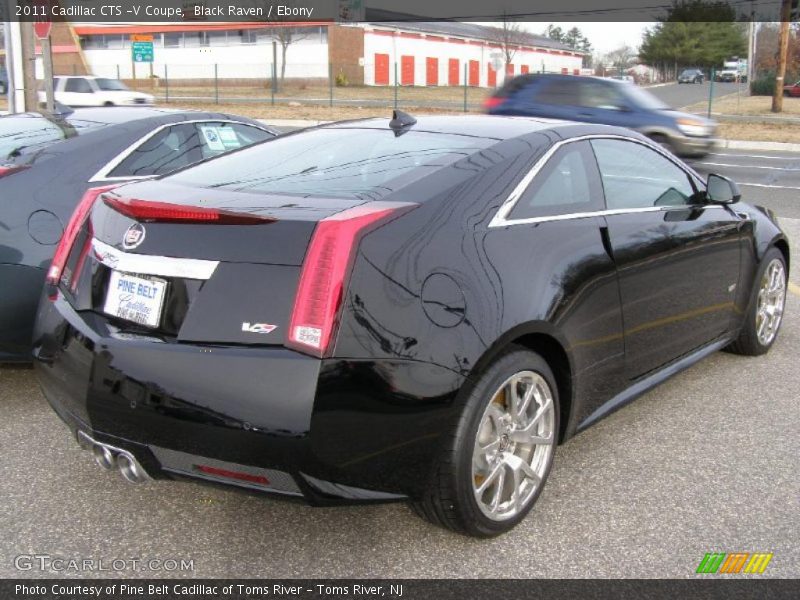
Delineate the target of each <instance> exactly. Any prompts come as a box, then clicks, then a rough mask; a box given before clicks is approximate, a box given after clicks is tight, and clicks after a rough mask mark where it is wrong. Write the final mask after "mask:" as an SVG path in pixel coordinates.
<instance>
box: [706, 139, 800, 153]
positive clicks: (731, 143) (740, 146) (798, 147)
mask: <svg viewBox="0 0 800 600" xmlns="http://www.w3.org/2000/svg"><path fill="white" fill-rule="evenodd" d="M720 148H727V149H728V150H766V151H774V152H800V144H789V143H785V142H752V141H749V140H719V144H718V145H717V146H716V149H720Z"/></svg>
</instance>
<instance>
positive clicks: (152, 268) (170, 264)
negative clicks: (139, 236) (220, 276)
mask: <svg viewBox="0 0 800 600" xmlns="http://www.w3.org/2000/svg"><path fill="white" fill-rule="evenodd" d="M92 250H93V252H94V256H95V258H96V259H97V260H98V261H99V262H100V263H102V264H103V265H105V266H106V267H108V268H110V269H115V270H117V271H122V272H124V273H132V274H140V275H157V276H161V277H181V278H184V279H199V280H203V281H205V280H208V279H211V276H212V275H213V274H214V271H215V270H216V268H217V266H218V265H219V261H218V260H201V259H197V258H175V257H172V256H153V255H150V254H133V253H129V252H122V251H121V250H117V249H116V248H114V247H113V246H109V245H108V244H106V243H104V242H101V241H100V240H98V239H97V238H92Z"/></svg>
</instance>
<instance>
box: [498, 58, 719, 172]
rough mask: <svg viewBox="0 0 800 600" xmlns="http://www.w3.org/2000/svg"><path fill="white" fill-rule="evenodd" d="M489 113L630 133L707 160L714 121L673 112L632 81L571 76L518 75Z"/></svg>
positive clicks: (506, 86) (680, 153) (714, 125)
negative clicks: (614, 128)
mask: <svg viewBox="0 0 800 600" xmlns="http://www.w3.org/2000/svg"><path fill="white" fill-rule="evenodd" d="M484 107H485V109H486V111H487V112H488V113H489V114H493V115H517V116H526V117H548V118H552V119H564V120H568V121H585V122H588V123H601V124H604V125H616V126H619V127H628V128H630V129H634V130H636V131H638V132H640V133H642V134H644V135H646V136H647V137H649V138H651V139H652V140H653V141H655V142H657V143H659V144H661V145H662V146H664V147H665V148H668V149H669V150H671V151H672V152H674V153H675V154H677V155H679V156H705V155H706V154H708V153H709V152H710V151H711V150H712V149H713V148H714V145H715V143H716V140H715V139H714V134H715V132H716V123H714V121H710V120H708V119H705V118H703V117H699V116H697V115H693V114H689V113H683V112H679V111H677V110H673V109H672V108H670V107H669V106H667V105H666V104H664V103H663V102H662V101H661V100H659V99H658V98H656V97H655V96H653V95H652V94H651V93H649V92H647V91H645V90H643V89H641V88H639V87H637V86H636V85H634V84H632V83H626V82H623V81H616V80H613V79H601V78H599V77H580V76H575V75H547V74H537V75H520V76H519V77H514V78H513V79H511V80H509V81H507V82H506V83H505V84H504V85H503V87H501V88H500V89H499V90H497V92H495V93H494V94H493V95H492V96H491V97H490V98H488V99H487V100H486V102H485V103H484Z"/></svg>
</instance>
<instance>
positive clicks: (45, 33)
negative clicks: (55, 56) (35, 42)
mask: <svg viewBox="0 0 800 600" xmlns="http://www.w3.org/2000/svg"><path fill="white" fill-rule="evenodd" d="M34 4H35V5H36V20H35V21H34V22H33V32H34V33H35V34H36V37H37V38H39V39H40V40H43V39H45V38H48V37H50V29H51V28H52V27H53V23H52V22H51V21H50V4H51V2H50V0H35V2H34Z"/></svg>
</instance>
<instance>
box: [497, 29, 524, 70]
mask: <svg viewBox="0 0 800 600" xmlns="http://www.w3.org/2000/svg"><path fill="white" fill-rule="evenodd" d="M489 37H490V39H491V41H493V42H494V43H496V44H499V45H500V50H501V51H502V53H503V59H504V60H505V63H506V66H508V65H510V64H511V63H512V62H513V61H514V56H516V54H517V50H519V47H520V46H521V45H523V44H525V42H526V40H527V37H528V34H527V32H526V31H524V30H523V29H522V27H521V26H520V24H519V23H517V22H512V21H509V20H508V19H505V18H504V19H503V26H502V27H492V32H491V33H490V34H489Z"/></svg>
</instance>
